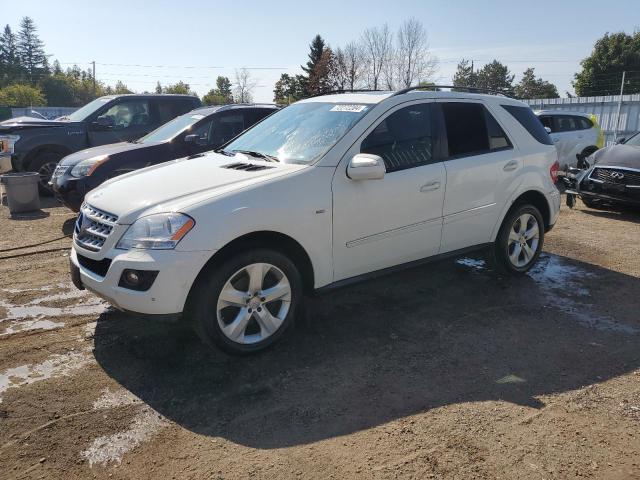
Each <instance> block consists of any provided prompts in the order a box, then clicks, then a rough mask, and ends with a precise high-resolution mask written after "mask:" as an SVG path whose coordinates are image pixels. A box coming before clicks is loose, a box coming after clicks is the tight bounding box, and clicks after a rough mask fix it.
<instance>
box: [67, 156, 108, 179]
mask: <svg viewBox="0 0 640 480" xmlns="http://www.w3.org/2000/svg"><path fill="white" fill-rule="evenodd" d="M108 158H109V157H108V156H107V155H99V156H97V157H92V158H87V159H86V160H82V161H81V162H80V163H77V164H76V165H75V166H74V167H73V168H72V169H71V176H72V177H88V176H89V175H91V174H92V173H93V171H94V170H95V169H96V168H98V165H100V164H102V163H103V162H104V161H105V160H107V159H108Z"/></svg>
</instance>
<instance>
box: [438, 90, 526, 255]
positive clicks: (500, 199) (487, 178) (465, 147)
mask: <svg viewBox="0 0 640 480" xmlns="http://www.w3.org/2000/svg"><path fill="white" fill-rule="evenodd" d="M437 105H438V107H439V108H438V110H437V114H438V115H439V121H440V122H441V125H442V128H441V130H442V132H443V135H444V136H445V139H444V141H443V144H444V145H445V148H444V150H445V151H444V153H443V159H444V168H445V170H446V176H447V189H446V193H445V198H444V209H443V226H442V245H441V248H440V251H441V252H442V253H444V252H451V251H455V250H460V249H464V248H467V247H471V246H475V245H480V244H483V243H487V242H489V241H490V240H491V234H492V231H493V228H494V226H495V224H496V222H497V221H498V216H499V215H500V212H501V211H502V209H503V206H504V204H505V202H506V201H507V200H508V198H510V195H511V193H512V191H513V188H515V182H514V180H515V177H516V176H517V175H518V174H519V172H520V171H521V169H522V168H523V162H522V159H521V158H519V157H518V156H517V155H514V147H513V144H512V142H511V140H510V139H509V137H508V136H507V134H506V133H505V129H504V127H503V126H502V125H500V124H499V123H498V121H497V120H496V116H495V115H494V114H493V113H492V112H490V111H489V110H488V109H487V107H486V106H485V105H483V103H481V102H478V101H472V100H466V99H465V100H445V99H443V100H439V101H438V103H437Z"/></svg>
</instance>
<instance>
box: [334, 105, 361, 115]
mask: <svg viewBox="0 0 640 480" xmlns="http://www.w3.org/2000/svg"><path fill="white" fill-rule="evenodd" d="M366 108H367V106H366V105H336V106H334V107H333V108H332V109H331V110H329V111H330V112H352V113H360V112H362V111H364V110H365V109H366Z"/></svg>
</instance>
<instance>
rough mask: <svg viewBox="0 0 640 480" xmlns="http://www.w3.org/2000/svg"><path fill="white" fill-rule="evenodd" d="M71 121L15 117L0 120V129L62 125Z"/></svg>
mask: <svg viewBox="0 0 640 480" xmlns="http://www.w3.org/2000/svg"><path fill="white" fill-rule="evenodd" d="M71 123H72V122H68V121H62V120H44V119H42V118H34V117H16V118H10V119H9V120H5V121H3V122H0V131H2V130H24V129H27V128H43V127H64V126H67V125H69V124H71Z"/></svg>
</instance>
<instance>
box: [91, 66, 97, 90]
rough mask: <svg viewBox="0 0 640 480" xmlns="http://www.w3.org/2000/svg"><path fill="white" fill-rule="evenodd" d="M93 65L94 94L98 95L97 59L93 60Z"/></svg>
mask: <svg viewBox="0 0 640 480" xmlns="http://www.w3.org/2000/svg"><path fill="white" fill-rule="evenodd" d="M91 65H92V66H93V96H94V97H95V96H96V61H95V60H94V61H93V62H91Z"/></svg>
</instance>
